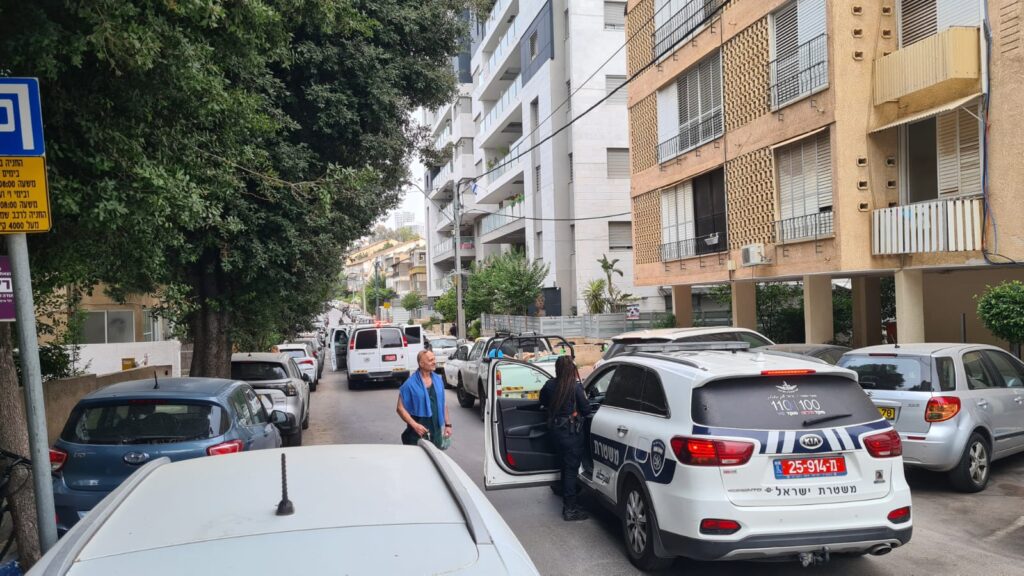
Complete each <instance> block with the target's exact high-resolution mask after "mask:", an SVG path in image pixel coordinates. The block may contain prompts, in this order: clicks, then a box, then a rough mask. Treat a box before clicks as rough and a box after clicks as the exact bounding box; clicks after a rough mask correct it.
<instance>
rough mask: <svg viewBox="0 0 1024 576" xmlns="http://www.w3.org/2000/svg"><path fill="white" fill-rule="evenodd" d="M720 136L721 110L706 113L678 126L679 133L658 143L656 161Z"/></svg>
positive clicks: (672, 156)
mask: <svg viewBox="0 0 1024 576" xmlns="http://www.w3.org/2000/svg"><path fill="white" fill-rule="evenodd" d="M721 136H722V111H721V110H716V111H714V112H711V113H710V114H706V115H705V116H704V117H703V118H702V119H700V120H694V121H690V122H688V123H687V124H686V125H685V126H681V127H680V128H679V134H678V135H676V136H673V137H671V138H669V139H668V140H665V141H664V142H662V143H661V144H658V163H663V162H668V161H669V160H671V159H673V158H675V157H676V156H679V155H680V154H683V153H685V152H689V151H690V150H693V149H694V148H696V147H698V146H701V145H703V144H707V143H708V142H711V141H712V140H715V139H717V138H720V137H721Z"/></svg>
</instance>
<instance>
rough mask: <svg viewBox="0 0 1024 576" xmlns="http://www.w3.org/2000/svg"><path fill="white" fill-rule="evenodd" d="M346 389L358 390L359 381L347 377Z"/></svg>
mask: <svg viewBox="0 0 1024 576" xmlns="http://www.w3.org/2000/svg"><path fill="white" fill-rule="evenodd" d="M348 389H349V390H359V383H358V382H353V381H352V379H351V378H349V379H348Z"/></svg>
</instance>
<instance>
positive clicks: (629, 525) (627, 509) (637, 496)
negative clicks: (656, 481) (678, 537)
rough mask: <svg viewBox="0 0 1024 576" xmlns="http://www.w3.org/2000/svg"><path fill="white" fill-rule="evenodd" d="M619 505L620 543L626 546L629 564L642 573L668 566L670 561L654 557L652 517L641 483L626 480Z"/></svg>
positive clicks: (670, 563) (671, 559) (653, 524)
mask: <svg viewBox="0 0 1024 576" xmlns="http://www.w3.org/2000/svg"><path fill="white" fill-rule="evenodd" d="M619 502H620V509H619V518H620V519H621V521H622V542H623V544H624V545H625V546H626V555H627V556H628V557H629V561H630V562H631V563H632V564H633V565H634V566H636V567H637V568H639V569H641V570H644V571H648V570H662V569H664V568H668V567H669V566H671V565H672V562H673V560H674V559H673V558H661V557H660V556H656V555H655V554H654V530H655V529H656V527H655V523H654V516H653V515H652V514H651V504H650V502H649V501H648V500H647V495H646V494H645V493H644V491H643V488H641V487H640V483H639V482H637V481H636V480H635V479H631V480H628V481H627V482H626V484H625V486H624V487H623V489H622V494H620V498H619Z"/></svg>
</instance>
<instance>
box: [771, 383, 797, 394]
mask: <svg viewBox="0 0 1024 576" xmlns="http://www.w3.org/2000/svg"><path fill="white" fill-rule="evenodd" d="M775 389H776V390H778V391H779V392H782V393H784V394H792V393H793V392H796V391H797V386H796V384H790V383H789V382H786V381H785V380H783V381H782V384H779V385H778V386H776V387H775Z"/></svg>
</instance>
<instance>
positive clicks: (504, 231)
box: [480, 200, 526, 244]
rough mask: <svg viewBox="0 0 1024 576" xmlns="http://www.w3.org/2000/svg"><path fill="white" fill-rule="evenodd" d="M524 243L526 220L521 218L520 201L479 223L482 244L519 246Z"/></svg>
mask: <svg viewBox="0 0 1024 576" xmlns="http://www.w3.org/2000/svg"><path fill="white" fill-rule="evenodd" d="M525 241H526V220H525V219H524V218H523V202H522V200H520V201H518V202H516V203H515V204H513V205H511V206H505V207H503V208H501V209H500V210H498V211H497V212H496V213H494V214H488V215H487V216H484V219H483V220H481V221H480V242H481V243H482V244H521V243H523V242H525Z"/></svg>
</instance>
